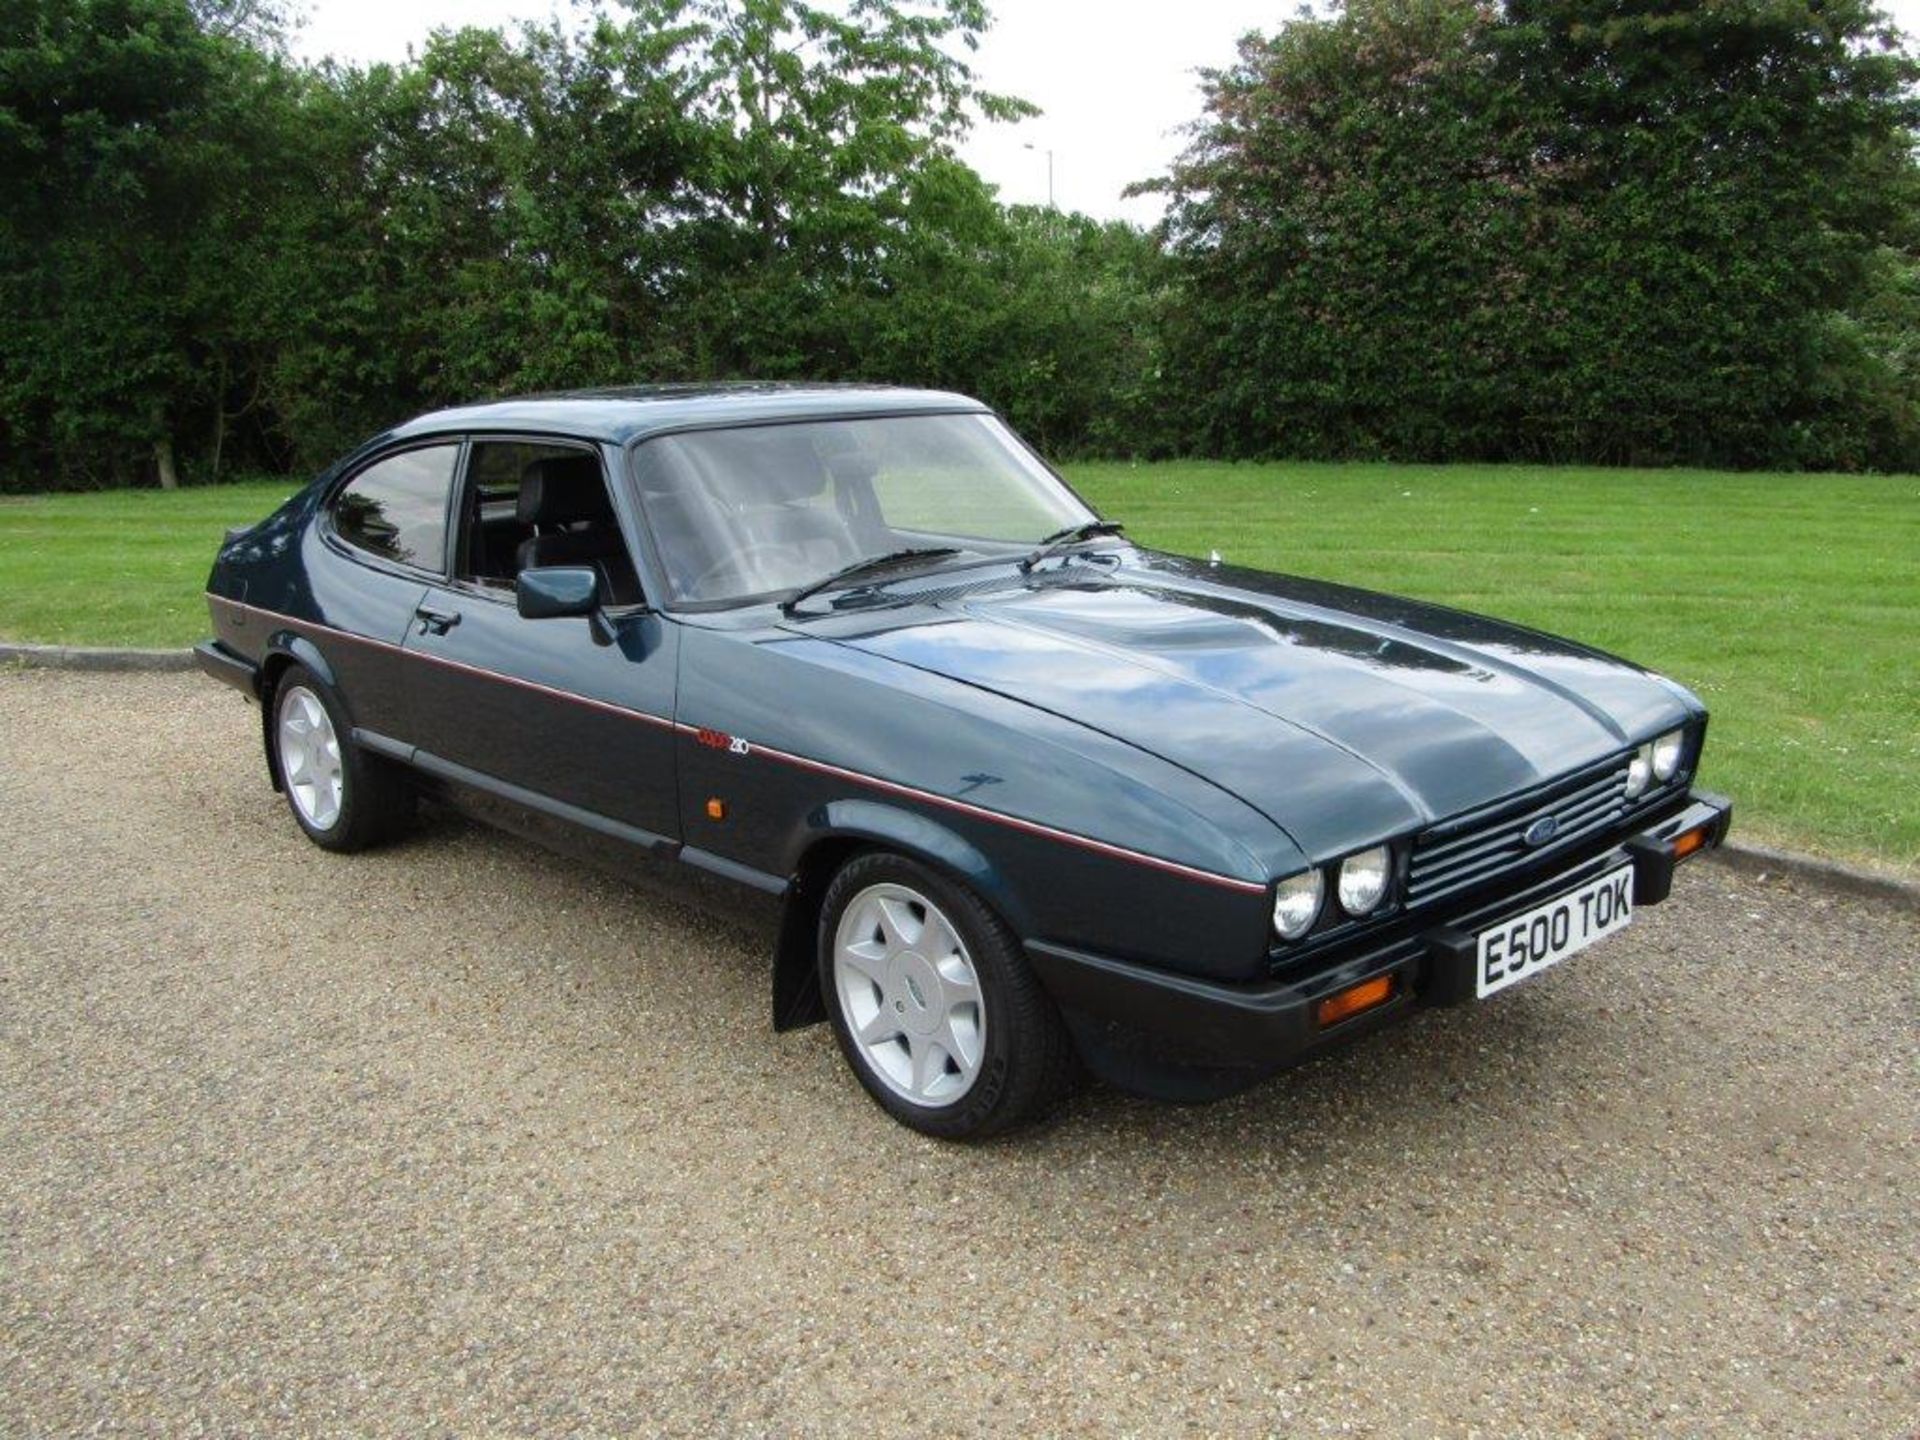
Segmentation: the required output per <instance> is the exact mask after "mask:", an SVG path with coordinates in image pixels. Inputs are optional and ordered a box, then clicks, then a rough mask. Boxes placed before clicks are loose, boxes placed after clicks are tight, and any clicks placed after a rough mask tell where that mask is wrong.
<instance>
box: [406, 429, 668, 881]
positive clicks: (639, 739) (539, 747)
mask: <svg viewBox="0 0 1920 1440" xmlns="http://www.w3.org/2000/svg"><path fill="white" fill-rule="evenodd" d="M606 476H607V472H606V465H605V460H604V457H603V456H602V455H601V453H600V452H599V450H598V448H597V447H594V446H588V445H584V444H579V443H569V442H565V441H558V440H554V439H550V438H545V437H474V438H473V439H472V441H471V443H470V444H469V446H468V450H467V460H466V466H465V473H464V475H463V477H462V484H461V486H460V490H459V498H458V501H457V503H456V507H455V515H456V521H455V532H454V536H453V544H452V546H451V559H450V574H449V577H448V578H447V579H445V580H441V581H438V582H436V583H434V584H431V585H429V586H428V588H427V591H426V594H425V596H424V597H423V598H422V599H421V601H420V603H419V605H418V607H417V611H416V615H415V624H414V625H413V627H412V629H411V631H410V632H409V633H408V635H407V639H406V651H407V654H408V655H409V656H411V657H413V659H414V660H415V662H416V663H415V664H414V666H413V673H412V675H411V680H410V684H411V692H412V697H413V715H414V721H415V727H416V739H415V743H416V745H417V747H418V750H417V754H416V757H415V763H416V764H418V765H420V767H421V768H422V769H424V770H426V771H427V772H428V773H429V774H437V775H439V776H440V778H442V779H443V780H448V781H451V782H453V783H456V784H459V785H461V786H464V787H466V788H467V789H469V790H471V791H477V792H480V793H481V794H484V795H490V796H492V797H494V799H496V800H498V801H502V802H505V803H506V804H509V805H512V806H514V807H517V808H519V809H521V810H523V811H527V812H532V813H534V814H542V815H546V816H548V817H550V818H552V819H555V820H558V821H561V822H565V823H568V824H570V825H572V826H574V827H576V828H582V829H586V830H590V831H597V832H599V833H601V834H603V835H607V836H610V837H612V838H615V839H619V840H623V841H625V842H627V843H628V844H630V845H638V846H640V847H642V848H643V849H665V848H667V847H668V846H670V845H671V844H672V843H673V842H674V841H676V840H677V838H678V834H679V821H678V817H677V805H676V797H675V784H674V768H673V767H674V744H673V738H674V730H673V707H674V683H675V669H676V666H675V648H676V643H677V639H678V636H677V632H676V631H675V629H674V627H673V626H671V625H669V624H667V623H665V622H664V621H663V620H662V619H661V618H660V616H659V615H658V614H656V613H655V612H653V611H652V610H650V609H648V608H647V607H646V606H644V605H643V604H641V603H639V602H640V601H641V598H642V597H641V596H640V594H639V593H638V588H637V587H638V581H637V577H635V575H634V571H633V567H632V563H631V559H630V552H629V550H628V546H629V543H630V542H629V540H628V538H627V537H626V535H625V534H624V533H623V532H622V530H621V529H620V525H619V522H618V520H617V518H616V512H615V510H614V507H613V503H612V498H611V495H612V492H611V490H610V488H609V487H608V485H607V478H606ZM535 492H537V493H535ZM529 501H531V502H532V504H531V505H530V504H529ZM589 555H590V556H591V557H592V558H591V563H594V564H597V565H599V566H601V567H602V568H603V569H604V570H605V571H606V572H607V573H608V574H609V575H610V576H611V584H610V586H609V587H608V588H610V589H611V590H612V592H613V593H611V594H609V595H608V599H609V600H610V601H611V602H612V603H610V604H608V605H607V606H606V607H605V608H603V610H602V611H601V612H600V613H599V614H597V615H594V616H592V617H582V616H568V617H560V618H552V619H540V620H527V619H523V618H522V617H521V615H520V613H519V610H518V608H517V606H516V604H515V599H514V589H513V575H514V573H516V572H517V570H518V569H519V568H520V567H521V566H522V565H524V564H527V563H529V562H530V561H532V562H540V561H542V560H543V557H544V559H546V560H558V561H560V562H563V563H573V562H575V561H577V560H579V559H580V558H581V557H582V556H589Z"/></svg>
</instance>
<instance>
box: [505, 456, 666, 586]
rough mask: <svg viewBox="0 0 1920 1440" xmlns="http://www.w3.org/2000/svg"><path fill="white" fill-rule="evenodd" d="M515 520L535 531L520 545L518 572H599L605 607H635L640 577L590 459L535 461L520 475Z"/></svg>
mask: <svg viewBox="0 0 1920 1440" xmlns="http://www.w3.org/2000/svg"><path fill="white" fill-rule="evenodd" d="M514 513H515V517H516V518H517V519H518V520H519V522H520V523H521V524H523V525H528V526H531V527H532V528H533V532H534V533H533V534H532V535H531V536H529V537H528V538H527V539H525V540H523V541H521V542H520V552H519V556H518V560H519V568H520V569H522V570H531V569H534V568H536V567H538V566H542V565H588V566H592V567H593V568H594V569H596V570H598V571H599V572H600V584H601V594H602V595H603V596H604V598H605V601H606V603H607V604H609V605H633V604H637V603H638V602H639V600H640V598H641V596H640V577H639V575H638V574H637V573H636V572H635V570H634V568H633V558H632V556H630V555H628V554H627V542H626V540H625V539H624V538H623V537H622V536H621V534H620V524H619V522H618V521H617V520H616V519H615V518H614V514H613V501H612V499H611V498H610V497H609V495H608V494H607V486H606V482H605V481H604V480H603V479H602V478H601V476H600V462H599V461H598V460H596V459H594V457H593V456H591V455H556V456H549V457H548V458H547V459H544V460H535V461H533V462H532V463H531V464H529V465H528V466H527V467H526V468H525V469H524V470H522V471H521V472H520V495H519V500H518V502H517V503H516V505H515V512H514Z"/></svg>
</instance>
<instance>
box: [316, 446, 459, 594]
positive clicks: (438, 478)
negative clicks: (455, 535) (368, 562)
mask: <svg viewBox="0 0 1920 1440" xmlns="http://www.w3.org/2000/svg"><path fill="white" fill-rule="evenodd" d="M459 457H460V447H459V446H458V445H428V446H425V447H424V448H422V449H419V450H408V451H405V452H403V453H402V454H399V455H392V456H389V457H388V458H387V459H385V460H380V461H377V462H375V463H374V464H372V465H370V466H368V467H367V468H366V469H365V470H362V471H361V472H360V473H359V474H358V475H356V476H354V477H353V479H351V480H349V481H348V482H347V484H346V486H345V487H344V488H343V489H342V490H341V491H340V492H339V493H338V494H337V495H335V496H334V497H333V531H334V534H336V535H338V536H339V537H340V538H341V539H342V540H344V541H346V542H347V544H349V545H351V546H352V547H353V548H354V549H356V550H363V551H365V552H366V553H367V554H369V555H377V556H379V557H380V558H381V559H382V560H391V561H393V562H394V563H395V564H398V565H411V566H414V567H415V568H416V569H421V570H440V569H442V568H444V565H445V559H446V551H447V497H448V495H449V493H450V492H451V491H452V489H453V471H454V464H455V462H456V461H457V460H458V459H459Z"/></svg>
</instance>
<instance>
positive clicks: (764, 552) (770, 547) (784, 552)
mask: <svg viewBox="0 0 1920 1440" xmlns="http://www.w3.org/2000/svg"><path fill="white" fill-rule="evenodd" d="M792 554H793V547H792V546H791V545H782V544H779V543H778V542H776V541H772V540H749V541H748V542H747V543H746V544H744V545H742V546H741V547H740V548H739V549H737V550H730V551H728V552H727V553H726V554H725V555H722V556H721V557H720V558H719V559H718V560H716V561H714V562H713V564H711V565H709V566H708V567H707V568H706V569H705V570H702V571H701V572H700V574H699V575H698V576H696V577H695V579H694V580H693V582H692V583H691V584H689V585H688V586H687V590H688V592H689V593H690V594H693V595H696V596H699V597H700V598H702V599H704V598H706V591H707V586H708V585H709V584H710V583H712V582H713V581H715V580H717V579H719V578H720V577H722V576H725V575H731V574H733V573H734V572H736V571H738V572H739V576H740V579H741V580H743V581H744V580H746V579H747V563H748V562H749V561H750V560H752V559H753V558H754V557H755V556H767V557H774V556H781V557H790V556H791V555H792Z"/></svg>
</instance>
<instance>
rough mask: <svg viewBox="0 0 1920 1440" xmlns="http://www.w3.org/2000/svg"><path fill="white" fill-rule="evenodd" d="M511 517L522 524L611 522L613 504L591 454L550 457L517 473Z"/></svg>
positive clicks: (598, 467) (598, 466) (533, 462)
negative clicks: (518, 480)
mask: <svg viewBox="0 0 1920 1440" xmlns="http://www.w3.org/2000/svg"><path fill="white" fill-rule="evenodd" d="M514 515H515V518H517V519H518V520H519V521H520V523H521V524H522V525H571V524H573V523H574V522H575V521H577V520H611V519H612V518H613V502H612V501H611V500H610V499H608V497H607V487H606V485H605V484H604V483H603V482H602V481H601V479H600V462H599V461H598V460H596V459H594V458H593V456H591V455H551V456H548V457H547V458H546V459H545V460H535V461H532V462H531V463H529V464H528V466H527V468H526V469H524V470H522V471H521V472H520V496H519V499H518V500H517V501H516V502H515V505H514Z"/></svg>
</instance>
